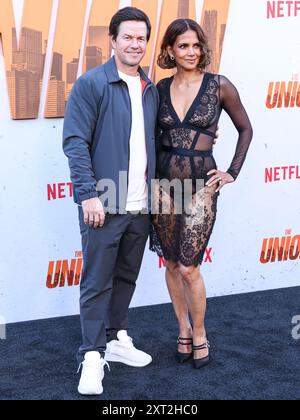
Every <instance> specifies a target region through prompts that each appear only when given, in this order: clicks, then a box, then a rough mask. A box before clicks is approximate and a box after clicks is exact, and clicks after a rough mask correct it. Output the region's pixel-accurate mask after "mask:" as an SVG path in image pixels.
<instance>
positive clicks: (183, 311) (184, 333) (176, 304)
mask: <svg viewBox="0 0 300 420" xmlns="http://www.w3.org/2000/svg"><path fill="white" fill-rule="evenodd" d="M166 281H167V286H168V290H169V293H170V296H171V299H172V303H173V308H174V311H175V314H176V317H177V320H178V328H179V337H183V338H192V336H193V332H192V326H191V323H190V319H189V310H188V304H187V300H186V297H185V289H186V288H185V286H184V283H183V281H182V277H181V275H180V272H179V270H178V264H176V263H174V262H172V261H167V269H166ZM178 351H179V352H180V353H191V352H192V346H191V345H188V346H184V345H180V344H178Z"/></svg>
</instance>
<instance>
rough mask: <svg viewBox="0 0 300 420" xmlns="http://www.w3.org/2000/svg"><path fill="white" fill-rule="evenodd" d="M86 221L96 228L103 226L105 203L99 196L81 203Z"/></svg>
mask: <svg viewBox="0 0 300 420" xmlns="http://www.w3.org/2000/svg"><path fill="white" fill-rule="evenodd" d="M81 205H82V210H83V218H84V223H85V224H86V225H89V226H91V227H94V228H95V229H96V228H98V227H102V226H103V225H104V222H105V213H104V209H103V205H102V203H101V201H100V200H99V198H98V197H95V198H90V199H89V200H85V201H83V202H82V203H81Z"/></svg>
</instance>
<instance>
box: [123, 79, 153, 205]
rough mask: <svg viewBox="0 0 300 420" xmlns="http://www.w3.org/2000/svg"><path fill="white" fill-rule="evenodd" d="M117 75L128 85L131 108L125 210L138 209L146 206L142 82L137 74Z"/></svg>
mask: <svg viewBox="0 0 300 420" xmlns="http://www.w3.org/2000/svg"><path fill="white" fill-rule="evenodd" d="M119 76H120V78H121V79H122V80H124V81H125V82H126V84H127V86H128V90H129V96H130V100H131V108H132V127H131V135H130V149H129V150H130V159H129V174H128V195H127V204H126V211H139V210H142V209H143V208H148V185H147V175H146V171H147V151H146V138H145V124H144V111H143V102H142V95H143V94H142V83H141V79H140V76H139V75H138V76H128V75H127V74H124V73H122V72H120V71H119Z"/></svg>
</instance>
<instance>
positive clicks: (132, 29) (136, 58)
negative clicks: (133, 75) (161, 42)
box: [112, 20, 148, 67]
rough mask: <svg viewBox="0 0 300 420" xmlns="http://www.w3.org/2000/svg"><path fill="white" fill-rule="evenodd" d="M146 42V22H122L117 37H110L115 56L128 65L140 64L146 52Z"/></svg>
mask: <svg viewBox="0 0 300 420" xmlns="http://www.w3.org/2000/svg"><path fill="white" fill-rule="evenodd" d="M147 44H148V42H147V25H146V23H145V22H136V21H131V20H129V21H126V22H122V23H121V25H120V27H119V34H118V36H117V39H115V40H114V39H112V46H113V49H114V51H115V56H116V58H117V59H118V60H119V61H120V62H121V63H122V64H123V65H126V66H129V67H136V66H138V65H139V64H140V62H141V61H142V59H143V58H144V56H145V54H146V48H147Z"/></svg>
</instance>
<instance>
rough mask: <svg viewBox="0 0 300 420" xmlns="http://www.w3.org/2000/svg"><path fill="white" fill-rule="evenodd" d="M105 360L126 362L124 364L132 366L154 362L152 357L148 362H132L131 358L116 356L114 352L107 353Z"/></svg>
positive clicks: (141, 365) (143, 365)
mask: <svg viewBox="0 0 300 420" xmlns="http://www.w3.org/2000/svg"><path fill="white" fill-rule="evenodd" d="M104 360H106V361H107V362H119V363H124V365H127V366H132V367H145V366H148V365H150V363H152V359H151V360H149V362H147V363H135V362H132V361H131V360H128V359H125V358H123V357H121V356H114V355H113V354H110V355H105V357H104Z"/></svg>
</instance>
